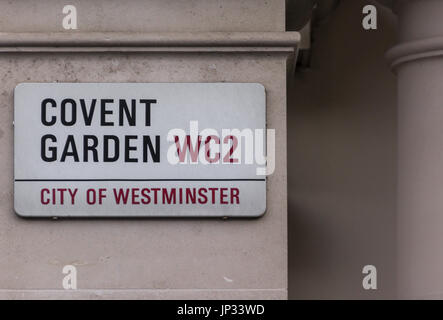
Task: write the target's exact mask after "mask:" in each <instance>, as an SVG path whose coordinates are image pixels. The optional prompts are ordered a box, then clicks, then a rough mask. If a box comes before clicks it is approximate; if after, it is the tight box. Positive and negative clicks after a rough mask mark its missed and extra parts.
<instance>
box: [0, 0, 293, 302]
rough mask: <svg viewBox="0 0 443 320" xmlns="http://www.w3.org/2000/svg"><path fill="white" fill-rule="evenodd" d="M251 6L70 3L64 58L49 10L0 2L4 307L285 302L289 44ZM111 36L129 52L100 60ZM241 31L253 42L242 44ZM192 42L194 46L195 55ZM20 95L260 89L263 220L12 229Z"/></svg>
mask: <svg viewBox="0 0 443 320" xmlns="http://www.w3.org/2000/svg"><path fill="white" fill-rule="evenodd" d="M105 2H106V6H105ZM259 2H260V5H257V1H256V0H253V1H252V0H242V1H212V0H211V1H204V0H201V1H197V0H193V1H189V2H186V4H185V2H183V1H178V0H177V1H156V0H152V1H129V2H128V3H127V4H126V2H125V4H124V5H123V2H119V1H111V2H107V1H94V3H93V4H91V3H90V2H87V1H74V2H73V4H74V5H78V11H79V12H78V14H79V30H76V31H72V33H75V35H73V36H72V37H71V35H72V33H70V32H67V33H66V37H67V39H70V40H68V41H67V42H66V43H64V44H63V45H62V46H61V47H60V46H59V45H58V44H60V42H57V41H59V40H60V39H62V40H63V37H64V33H58V34H57V35H55V36H54V35H53V34H50V33H49V32H57V31H62V29H61V17H62V15H61V14H60V12H61V8H60V6H59V4H58V2H57V1H51V0H48V1H39V2H38V4H37V2H33V1H32V2H31V1H17V2H8V1H0V21H1V23H0V30H1V31H4V33H2V34H0V51H1V52H0V79H1V83H2V85H1V89H0V110H2V116H1V117H0V150H1V152H0V172H1V173H2V174H1V175H0V190H1V192H0V239H1V241H0V298H13V299H16V298H17V299H18V298H154V299H156V298H174V299H175V298H250V299H259V298H264V299H270V298H274V299H276V298H283V299H284V298H286V297H287V183H286V181H287V173H286V125H285V123H286V73H287V68H288V65H287V61H288V57H290V56H291V55H293V53H294V47H295V44H296V41H297V35H296V34H293V36H288V37H289V38H290V39H289V38H288V39H289V40H284V39H283V38H285V37H286V36H285V35H284V34H285V33H284V32H282V31H284V24H285V21H284V1H283V0H282V1H261V0H260V1H259ZM123 6H125V9H123ZM126 6H127V8H126ZM12 17H15V18H12ZM103 31H106V32H107V33H102V32H103ZM109 31H124V32H126V34H124V35H127V36H128V37H127V39H128V40H129V41H127V42H125V46H124V47H125V48H122V46H121V45H120V46H119V44H118V41H116V40H112V41H114V42H115V45H112V43H111V46H109V44H108V46H106V47H103V46H102V42H103V39H107V37H108V36H110V34H109ZM132 31H137V32H138V33H137V34H135V33H131V32H132ZM154 31H167V32H172V31H175V32H176V33H175V34H169V35H168V34H164V33H161V32H160V33H155V34H154V33H153V32H154ZM182 31H187V32H188V34H187V35H186V37H184V38H180V37H181V36H180V34H179V33H180V32H182ZM210 31H218V32H220V31H224V32H226V31H230V33H224V34H220V33H217V34H213V35H211V34H208V32H210ZM233 31H235V32H233ZM237 31H238V32H245V31H254V33H253V34H252V35H248V34H246V35H244V33H243V36H240V38H238V37H237ZM262 31H269V32H270V31H272V32H274V33H273V34H268V35H265V36H263V37H265V38H266V37H268V38H269V39H270V40H269V41H267V40H266V41H264V42H263V43H265V44H264V45H263V44H262V45H259V46H258V47H259V48H258V47H257V46H256V45H253V44H251V43H249V44H248V45H245V46H243V45H242V43H243V41H246V42H248V41H249V40H251V39H252V40H253V39H256V38H257V37H259V38H260V37H261V36H262ZM29 32H34V33H33V34H30V33H29ZM90 32H94V33H90ZM200 32H206V34H205V35H200ZM280 33H283V36H279V34H280ZM144 35H146V37H145V36H144ZM91 37H95V39H98V40H97V42H96V44H97V43H98V45H96V46H95V47H94V48H90V47H88V46H87V45H85V46H83V47H82V49H81V50H79V51H81V52H77V51H78V50H76V49H75V45H76V44H78V42H76V40H75V39H77V40H78V39H83V40H79V41H88V39H89V38H91ZM119 37H121V34H120V35H119ZM168 37H175V38H174V39H172V42H173V44H171V39H170V38H168ZM152 38H155V40H153V41H152V42H150V40H149V39H152ZM233 38H235V39H237V40H235V39H234V40H232V41H231V42H229V41H228V43H226V41H225V40H223V39H233ZM57 39H58V40H57ZM119 39H120V38H119ZM131 39H135V40H134V42H132V43H131ZM183 39H184V40H183ZM189 39H191V40H192V39H194V40H195V39H197V40H196V41H195V42H193V45H192V46H189V45H187V43H188V42H187V41H191V40H189ZM214 39H215V40H214ZM238 39H240V40H238ZM241 39H244V40H241ZM273 39H275V41H276V42H275V43H274V42H273V41H274V40H273ZM282 39H283V40H282ZM182 40H183V41H182ZM194 40H192V41H194ZM224 41H225V42H224ZM62 42H63V41H62ZM160 42H162V43H163V45H162V46H161V48H160V47H159V46H158V43H160ZM165 42H166V43H168V44H166V45H164V43H165ZM252 42H254V40H253V41H252ZM257 42H258V41H255V42H254V43H257ZM134 43H135V44H134ZM156 43H157V44H156ZM17 48H18V49H17ZM21 82H258V83H261V84H263V85H264V87H265V89H266V94H267V98H266V99H267V100H266V103H267V125H268V127H269V128H277V131H276V144H277V149H276V154H277V158H276V170H275V173H274V174H273V175H272V176H270V177H269V179H268V182H267V212H266V214H265V215H264V216H263V217H262V218H259V219H250V220H246V219H243V220H236V219H228V220H215V219H137V220H134V219H59V220H48V219H22V218H20V217H18V216H16V215H15V214H14V211H13V184H12V182H13V179H14V177H13V126H12V121H13V110H14V106H13V89H14V87H15V86H16V85H17V84H18V83H21ZM68 264H71V265H74V266H76V267H77V270H78V274H77V277H78V289H77V290H76V291H65V290H63V288H62V279H63V276H64V275H63V274H62V268H63V266H64V265H68Z"/></svg>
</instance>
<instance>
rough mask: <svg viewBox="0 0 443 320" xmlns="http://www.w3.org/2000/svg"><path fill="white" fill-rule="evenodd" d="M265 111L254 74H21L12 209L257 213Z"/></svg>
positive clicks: (260, 210)
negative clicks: (99, 78) (195, 79)
mask: <svg viewBox="0 0 443 320" xmlns="http://www.w3.org/2000/svg"><path fill="white" fill-rule="evenodd" d="M265 119H266V103H265V90H264V88H263V86H262V85H260V84H257V83H22V84H19V85H18V86H17V87H16V88H15V94H14V207H15V211H16V212H17V214H18V215H20V216H23V217H224V216H227V217H229V216H231V217H232V216H235V217H258V216H260V215H262V214H264V212H265V210H266V178H265V176H263V175H259V172H260V168H263V167H265V166H266V163H263V158H264V157H263V156H264V152H265V151H264V150H263V149H265V145H266V143H265V141H266V140H265ZM259 160H260V161H259ZM261 171H263V170H261Z"/></svg>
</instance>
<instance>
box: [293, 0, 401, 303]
mask: <svg viewBox="0 0 443 320" xmlns="http://www.w3.org/2000/svg"><path fill="white" fill-rule="evenodd" d="M367 4H370V1H361V0H342V1H341V4H340V5H339V7H338V8H337V10H336V11H335V12H334V13H333V14H332V16H331V18H330V20H329V21H328V22H327V23H325V24H322V25H321V26H319V27H318V29H316V30H315V34H314V42H313V44H312V48H311V49H312V50H311V52H312V53H311V54H312V56H311V66H310V68H309V69H307V70H297V71H296V75H295V78H294V79H292V81H290V84H289V86H288V97H289V103H288V130H289V131H288V166H289V167H288V179H289V181H288V192H289V200H288V201H289V298H290V299H330V298H335V299H346V298H353V299H375V298H377V299H380V298H392V297H394V290H395V289H394V288H395V280H394V276H395V183H396V119H397V114H396V79H395V76H394V75H393V74H392V73H391V72H390V70H389V67H388V65H387V63H386V61H385V59H384V53H385V52H386V50H387V49H388V48H389V47H390V46H392V45H393V44H394V43H395V34H396V17H395V16H394V15H393V14H392V13H391V12H389V11H388V10H385V9H384V8H379V10H378V30H372V31H365V30H364V29H363V28H362V24H361V21H362V17H363V15H362V8H363V7H364V6H365V5H367ZM368 264H372V265H375V266H376V267H377V273H378V289H377V290H371V291H366V290H364V289H363V288H362V279H363V274H362V269H363V266H365V265H368Z"/></svg>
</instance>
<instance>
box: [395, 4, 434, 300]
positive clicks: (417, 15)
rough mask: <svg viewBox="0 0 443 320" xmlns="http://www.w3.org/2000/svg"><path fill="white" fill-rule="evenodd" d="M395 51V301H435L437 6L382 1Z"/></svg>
mask: <svg viewBox="0 0 443 320" xmlns="http://www.w3.org/2000/svg"><path fill="white" fill-rule="evenodd" d="M389 2H391V4H392V5H393V7H394V10H395V11H396V12H397V13H398V16H399V44H398V45H397V46H395V47H394V48H392V49H391V50H390V51H389V52H388V53H387V58H388V60H389V62H390V65H391V66H392V69H393V70H394V72H395V73H396V74H397V76H398V115H399V116H398V117H399V118H398V126H399V129H398V141H399V143H398V208H397V210H398V230H397V232H398V293H399V297H400V298H418V299H420V298H440V299H441V298H443V23H442V21H443V1H441V0H421V1H418V0H417V1H415V0H400V1H389Z"/></svg>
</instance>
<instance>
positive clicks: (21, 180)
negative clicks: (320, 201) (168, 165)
mask: <svg viewBox="0 0 443 320" xmlns="http://www.w3.org/2000/svg"><path fill="white" fill-rule="evenodd" d="M15 181H16V182H32V181H35V182H46V181H48V182H49V181H266V179H264V178H261V179H15Z"/></svg>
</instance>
